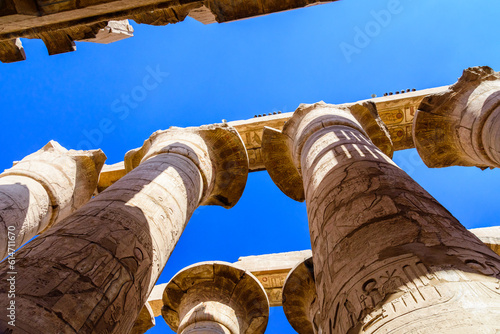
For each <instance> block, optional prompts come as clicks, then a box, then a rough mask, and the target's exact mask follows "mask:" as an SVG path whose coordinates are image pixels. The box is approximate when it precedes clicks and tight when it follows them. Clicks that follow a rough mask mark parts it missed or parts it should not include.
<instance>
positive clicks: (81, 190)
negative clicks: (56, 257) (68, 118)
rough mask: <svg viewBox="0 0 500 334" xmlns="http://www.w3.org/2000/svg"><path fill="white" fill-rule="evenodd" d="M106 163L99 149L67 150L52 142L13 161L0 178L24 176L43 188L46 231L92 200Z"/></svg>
mask: <svg viewBox="0 0 500 334" xmlns="http://www.w3.org/2000/svg"><path fill="white" fill-rule="evenodd" d="M105 161H106V155H105V154H104V153H103V152H102V151H101V150H89V151H81V150H67V149H66V148H64V147H62V146H61V145H60V144H59V143H58V142H56V141H54V140H51V141H50V142H48V143H47V144H46V145H45V146H44V147H42V148H41V149H40V150H38V151H36V152H35V153H32V154H30V155H28V156H26V157H25V158H23V159H22V160H21V161H16V162H14V165H13V167H12V168H10V169H7V170H5V171H4V172H3V173H2V174H0V178H2V177H6V176H24V177H28V178H30V179H33V180H35V181H36V182H38V183H40V184H41V185H42V186H43V188H44V189H45V191H46V192H47V194H48V196H49V199H50V202H51V203H50V204H51V206H52V208H53V211H52V216H51V218H50V221H49V223H48V225H47V226H46V227H45V228H44V230H43V231H45V230H46V229H47V228H49V227H50V226H52V225H53V224H54V222H55V221H56V220H61V219H63V218H65V217H67V216H68V215H69V214H71V213H72V212H73V211H75V210H76V209H78V208H79V207H81V206H82V205H83V204H85V203H86V202H87V201H88V200H89V199H90V198H91V196H92V194H93V193H94V191H95V189H96V187H97V181H98V179H99V172H100V171H101V168H102V166H103V165H104V162H105ZM43 231H40V232H43Z"/></svg>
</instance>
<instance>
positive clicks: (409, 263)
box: [263, 103, 500, 334]
mask: <svg viewBox="0 0 500 334" xmlns="http://www.w3.org/2000/svg"><path fill="white" fill-rule="evenodd" d="M377 121H379V119H378V116H377V115H376V110H375V106H374V105H373V104H372V103H364V104H363V105H361V106H360V105H344V106H333V105H327V104H324V103H317V104H313V105H301V106H300V107H299V108H298V109H297V110H296V111H295V113H294V115H293V117H292V118H291V120H290V121H289V122H287V123H286V124H285V127H284V129H283V132H282V133H281V132H278V131H276V130H274V131H273V130H272V129H269V128H268V129H265V130H264V139H263V152H264V160H265V163H266V168H267V169H268V171H269V173H270V175H271V177H272V178H273V179H274V180H275V181H276V183H277V184H278V185H279V186H280V187H281V189H282V190H284V191H285V193H287V194H291V195H292V196H295V197H296V198H299V199H300V195H301V191H302V193H303V194H304V195H305V199H306V203H307V212H308V217H309V228H310V233H311V244H312V251H313V262H314V277H315V281H316V291H317V294H318V301H317V302H318V305H319V309H320V318H319V321H318V327H319V329H318V331H321V332H322V333H350V334H352V333H389V332H390V333H413V332H414V333H416V332H418V333H496V331H497V330H500V321H499V319H500V289H499V288H500V283H499V280H498V277H500V276H499V274H500V258H499V256H498V255H497V254H495V253H494V252H493V251H492V250H491V249H489V248H488V247H487V246H486V245H484V244H483V243H482V242H481V241H480V240H479V239H477V238H476V237H475V236H474V235H472V234H471V233H470V232H468V231H467V230H466V229H465V228H464V227H463V226H462V225H461V224H460V223H459V222H458V221H457V220H456V219H455V218H454V217H453V216H452V215H451V214H450V213H449V212H448V211H447V210H446V209H445V208H443V207H442V206H441V205H440V204H439V203H438V202H437V201H436V200H435V199H434V198H433V197H431V196H430V195H429V194H428V193H427V192H426V191H425V190H424V189H422V188H421V187H420V186H419V185H418V184H417V183H416V182H415V181H413V180H412V179H411V178H410V177H409V176H408V175H407V174H406V173H405V172H404V171H402V170H401V169H400V168H399V167H397V166H396V165H395V164H394V163H393V162H392V160H391V159H389V158H388V157H387V156H386V154H383V153H382V152H381V150H380V149H379V148H377V146H379V147H387V145H381V144H380V142H382V143H383V140H382V138H384V136H385V132H384V131H383V127H381V125H382V123H380V122H377ZM369 138H371V139H372V140H374V139H375V142H378V143H379V144H378V145H377V146H375V145H374V144H373V143H372V141H370V139H369ZM386 138H387V137H386ZM283 164H288V165H287V166H284V167H282V165H283ZM283 170H287V171H289V173H287V174H285V173H283V172H282V171H283ZM280 171H281V172H280ZM301 179H303V187H302V184H300V180H301ZM297 182H298V183H297Z"/></svg>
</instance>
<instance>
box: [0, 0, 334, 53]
mask: <svg viewBox="0 0 500 334" xmlns="http://www.w3.org/2000/svg"><path fill="white" fill-rule="evenodd" d="M332 1H336V0H326V1H325V0H286V1H276V0H186V1H181V2H179V1H171V0H117V1H115V0H84V1H80V0H63V1H59V0H5V1H1V2H0V26H1V27H2V29H1V32H0V45H4V47H3V48H4V49H6V48H9V47H10V46H8V45H11V44H12V43H13V42H12V41H15V39H16V38H20V37H24V38H37V39H42V40H43V41H44V43H45V44H46V45H47V49H48V51H49V54H50V55H52V54H57V53H62V52H70V51H74V50H75V46H74V41H79V40H87V39H93V38H95V37H96V35H98V33H99V30H101V29H103V28H104V27H106V25H107V24H108V21H120V20H125V19H132V20H134V21H135V22H137V23H145V24H151V25H167V24H173V23H178V22H181V21H184V19H185V18H186V17H187V16H191V17H193V18H194V19H196V20H198V21H200V22H202V23H204V24H209V23H214V22H218V23H223V22H230V21H235V20H240V19H245V18H250V17H254V16H260V15H267V14H270V13H275V12H280V11H286V10H292V9H296V8H301V7H306V6H311V5H316V4H321V3H326V2H332ZM6 45H7V46H6ZM10 48H12V47H10ZM1 49H2V47H0V50H1ZM22 58H23V57H21V56H19V55H17V56H16V57H14V56H10V57H8V58H7V60H8V61H9V62H12V61H18V60H23V59H22ZM0 60H2V61H3V59H2V58H0Z"/></svg>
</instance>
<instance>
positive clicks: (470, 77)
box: [413, 66, 500, 169]
mask: <svg viewBox="0 0 500 334" xmlns="http://www.w3.org/2000/svg"><path fill="white" fill-rule="evenodd" d="M413 140H414V142H415V147H416V148H417V151H418V153H419V154H420V156H421V158H422V160H423V161H424V163H425V164H426V165H427V166H428V167H438V168H439V167H448V166H477V167H479V168H482V169H484V168H488V167H490V168H493V167H500V73H499V72H495V71H493V70H492V69H491V68H489V67H487V66H482V67H471V68H468V69H466V70H465V71H464V72H463V75H462V77H461V78H460V79H458V81H457V82H456V83H455V84H454V85H452V86H450V87H449V88H448V90H447V91H446V92H444V93H439V94H434V95H430V96H427V97H426V98H424V99H423V100H422V102H421V104H420V106H419V108H418V111H417V113H416V115H415V119H414V121H413Z"/></svg>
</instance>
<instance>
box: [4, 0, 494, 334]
mask: <svg viewBox="0 0 500 334" xmlns="http://www.w3.org/2000/svg"><path fill="white" fill-rule="evenodd" d="M394 1H396V2H397V0H391V1H388V0H343V1H339V2H335V3H331V4H326V5H321V6H314V7H309V8H305V9H298V10H294V11H289V12H284V13H278V14H272V15H268V16H264V17H258V18H253V19H248V20H243V21H238V22H232V23H225V24H212V25H208V26H205V25H203V24H201V23H199V22H197V21H195V20H192V19H190V18H187V19H186V20H185V21H184V22H181V23H179V24H176V25H170V26H165V27H154V26H147V25H138V24H135V23H133V22H132V25H133V26H134V29H135V33H134V34H135V36H134V37H132V38H129V39H126V40H123V41H120V42H117V43H114V44H109V45H99V44H92V43H77V51H76V52H73V53H68V54H62V55H57V56H51V57H49V56H48V55H47V51H46V49H45V46H44V45H43V43H42V42H41V41H40V40H23V45H24V47H25V51H26V55H27V60H26V61H23V62H19V63H14V64H0V85H1V94H0V106H1V122H0V127H1V131H0V142H1V145H2V151H1V152H2V154H1V155H0V169H5V168H9V167H11V165H12V161H14V160H20V159H22V158H23V157H24V156H26V155H27V154H29V153H32V152H34V151H36V150H38V149H39V148H41V147H42V146H43V145H45V144H46V143H47V142H48V141H49V140H51V139H54V140H57V141H58V142H59V143H60V144H62V145H63V146H65V147H66V148H75V149H76V148H89V147H93V148H101V149H103V151H104V152H105V153H106V155H107V156H108V161H107V163H108V164H111V163H115V162H118V161H121V160H123V156H124V154H125V153H126V152H127V151H128V150H130V149H132V148H135V147H138V146H140V145H142V142H143V141H144V140H145V139H146V138H148V137H149V135H150V134H151V133H152V132H154V131H156V130H158V129H166V128H168V127H170V126H172V125H174V126H196V125H202V124H207V123H216V122H220V121H221V120H222V119H227V120H228V121H231V120H240V119H247V118H252V117H253V115H255V114H263V113H269V112H272V111H278V110H281V111H284V112H290V111H293V110H295V108H296V107H297V106H298V105H299V104H300V103H314V102H317V101H320V100H324V101H326V102H328V103H344V102H353V101H357V100H362V99H367V98H369V97H370V96H371V94H377V95H378V96H381V95H383V93H384V92H388V91H395V90H401V89H406V88H416V89H424V88H431V87H437V86H442V85H448V84H451V83H454V82H455V81H456V79H457V78H458V77H460V75H461V73H462V70H463V69H464V68H467V67H470V66H477V65H488V66H491V67H492V68H494V69H495V70H497V71H498V70H500V57H499V55H500V35H499V34H498V13H499V12H500V2H498V1H497V0H478V1H465V0H453V1H452V0H441V1H435V0H420V1H409V0H401V1H400V2H399V5H398V4H394ZM391 3H392V4H391ZM395 5H396V7H394V8H397V10H395V11H394V12H395V13H394V14H391V18H390V19H389V20H388V22H387V24H384V25H385V26H380V29H379V31H377V30H376V29H375V28H376V27H374V26H373V22H374V20H375V19H374V16H373V11H375V12H380V11H381V10H385V9H387V8H392V7H390V6H395ZM384 23H385V22H384ZM370 24H371V26H370ZM366 28H370V29H375V30H372V33H371V35H372V37H370V38H369V40H367V41H364V43H359V41H357V42H358V43H357V44H356V39H355V36H356V31H358V29H359V30H362V31H363V30H365V29H366ZM346 44H349V45H352V46H354V47H356V48H357V49H358V50H357V53H353V54H351V55H350V57H346V54H345V51H343V49H344V50H345V45H346ZM342 46H344V47H342ZM151 71H156V72H160V73H162V74H161V75H160V76H159V77H158V78H157V80H156V83H157V84H155V81H154V80H150V81H147V83H146V84H145V83H144V78H145V77H146V76H147V75H148V74H149V73H150V72H151ZM153 86H155V87H153ZM145 88H148V89H145ZM127 96H129V98H128V99H129V101H128V102H126V101H127ZM98 129H101V130H100V131H99V133H100V134H101V135H97V132H98V131H97V130H98ZM394 160H395V161H396V163H398V164H399V165H400V166H401V167H402V168H403V169H404V170H406V171H407V172H408V173H409V174H410V175H411V176H412V177H413V178H414V179H415V180H416V181H417V182H419V183H420V184H421V185H422V186H423V187H424V188H425V189H426V190H427V191H429V192H430V193H431V194H432V195H433V196H434V197H436V198H437V199H438V200H439V201H440V202H441V203H442V204H443V205H444V206H445V207H446V208H447V209H448V210H449V211H450V212H451V213H452V214H454V215H455V216H456V217H457V218H458V219H459V220H460V221H461V222H462V223H463V224H464V225H465V226H466V227H467V228H476V227H485V226H492V225H499V224H500V221H499V218H498V217H499V216H500V206H499V205H498V198H500V172H499V171H498V170H487V171H480V170H479V169H477V168H457V167H454V168H445V169H428V168H427V167H425V166H424V165H423V163H422V162H421V161H420V160H419V158H418V154H417V153H416V152H415V150H407V151H403V152H397V153H396V154H395V157H394ZM308 248H310V240H309V233H308V227H307V216H306V208H305V204H304V203H296V202H294V201H292V200H290V199H288V198H287V197H286V196H285V195H283V194H282V193H281V192H280V191H279V190H278V188H277V187H276V186H274V184H273V183H272V181H271V180H270V178H269V176H268V175H267V173H266V172H258V173H252V174H251V175H250V176H249V179H248V184H247V187H246V190H245V193H244V194H243V197H242V198H241V200H240V202H239V203H238V204H237V205H236V207H234V208H233V209H231V210H225V209H222V208H219V207H201V208H199V209H198V210H197V211H196V212H195V214H194V215H193V218H192V219H191V221H190V222H189V224H188V226H187V228H186V230H185V232H184V234H183V235H182V237H181V239H180V241H179V243H178V246H177V248H176V249H175V250H174V252H173V254H172V256H171V258H170V260H169V262H168V263H167V266H166V268H165V270H164V272H163V274H162V276H161V277H160V279H159V283H163V282H167V281H168V280H169V279H170V278H171V277H172V276H173V275H174V274H175V273H176V272H177V271H179V270H180V269H182V268H183V267H185V266H187V265H190V264H193V263H196V262H200V261H210V260H221V261H229V262H234V261H236V260H237V259H238V257H240V256H247V255H259V254H266V253H274V252H286V251H294V250H303V249H308ZM270 315H271V317H270V321H269V325H268V329H267V332H266V333H270V334H275V333H276V334H277V333H294V331H293V329H292V328H291V327H290V326H289V325H288V323H287V321H286V319H285V318H284V315H283V312H282V310H281V308H272V309H271V311H270ZM156 321H157V326H156V328H155V329H152V330H150V331H149V332H148V333H167V332H168V333H170V331H166V328H168V327H167V326H166V324H165V323H164V321H163V319H162V318H161V317H160V318H157V319H156Z"/></svg>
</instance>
